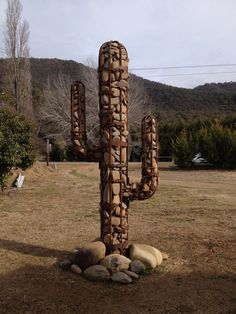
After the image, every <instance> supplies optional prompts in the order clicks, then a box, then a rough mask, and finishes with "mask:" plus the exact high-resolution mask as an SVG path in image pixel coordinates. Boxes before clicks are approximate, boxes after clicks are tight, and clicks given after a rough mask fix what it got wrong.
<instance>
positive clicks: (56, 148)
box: [50, 138, 67, 161]
mask: <svg viewBox="0 0 236 314" xmlns="http://www.w3.org/2000/svg"><path fill="white" fill-rule="evenodd" d="M66 158H67V145H66V142H65V141H64V140H63V139H62V138H58V139H56V140H55V142H54V143H53V144H52V151H51V153H50V159H51V160H52V161H64V160H66Z"/></svg>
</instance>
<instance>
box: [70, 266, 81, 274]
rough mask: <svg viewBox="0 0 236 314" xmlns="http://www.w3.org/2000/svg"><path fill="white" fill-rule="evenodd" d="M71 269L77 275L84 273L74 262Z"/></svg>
mask: <svg viewBox="0 0 236 314" xmlns="http://www.w3.org/2000/svg"><path fill="white" fill-rule="evenodd" d="M70 270H71V271H72V272H73V273H75V274H77V275H80V274H81V273H82V270H81V268H80V267H79V266H78V265H76V264H72V265H71V267H70Z"/></svg>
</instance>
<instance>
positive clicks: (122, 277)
mask: <svg viewBox="0 0 236 314" xmlns="http://www.w3.org/2000/svg"><path fill="white" fill-rule="evenodd" d="M111 280H112V281H114V282H119V283H131V282H132V279H131V278H130V277H129V276H128V275H127V274H125V273H123V272H121V271H118V272H117V273H114V274H112V275H111Z"/></svg>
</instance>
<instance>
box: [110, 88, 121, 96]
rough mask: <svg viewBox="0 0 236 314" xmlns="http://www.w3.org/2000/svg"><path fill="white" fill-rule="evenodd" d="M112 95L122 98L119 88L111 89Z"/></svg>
mask: <svg viewBox="0 0 236 314" xmlns="http://www.w3.org/2000/svg"><path fill="white" fill-rule="evenodd" d="M111 95H112V96H113V97H118V96H120V90H119V89H118V88H112V89H111Z"/></svg>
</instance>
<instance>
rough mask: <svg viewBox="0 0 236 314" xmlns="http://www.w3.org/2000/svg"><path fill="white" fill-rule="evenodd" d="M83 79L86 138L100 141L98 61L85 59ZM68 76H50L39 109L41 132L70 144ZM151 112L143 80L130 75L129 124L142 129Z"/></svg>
mask: <svg viewBox="0 0 236 314" xmlns="http://www.w3.org/2000/svg"><path fill="white" fill-rule="evenodd" d="M86 63H87V66H84V68H83V69H82V72H81V76H80V78H79V79H80V80H81V81H82V82H83V83H84V85H85V96H86V124H87V139H88V141H89V143H90V144H91V145H94V144H96V142H98V137H99V98H98V78H97V70H96V64H95V62H94V61H93V60H92V59H88V60H87V61H86ZM71 83H72V81H71V78H70V77H69V76H66V75H63V74H61V73H60V74H58V76H56V77H54V78H50V79H49V82H48V88H47V89H46V90H45V91H44V104H43V105H42V108H41V111H40V117H41V126H42V127H41V133H43V134H44V135H45V136H46V137H48V138H50V139H52V140H55V139H57V138H63V139H65V141H66V142H67V144H70V128H71V117H70V115H71V113H70V86H71ZM147 113H149V105H148V96H147V92H146V90H145V87H144V85H143V83H142V81H141V80H140V79H139V78H137V77H135V76H133V75H132V76H131V77H130V88H129V122H130V127H131V128H133V129H137V130H138V134H139V133H141V130H140V126H141V120H142V117H143V116H144V115H145V114H147Z"/></svg>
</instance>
